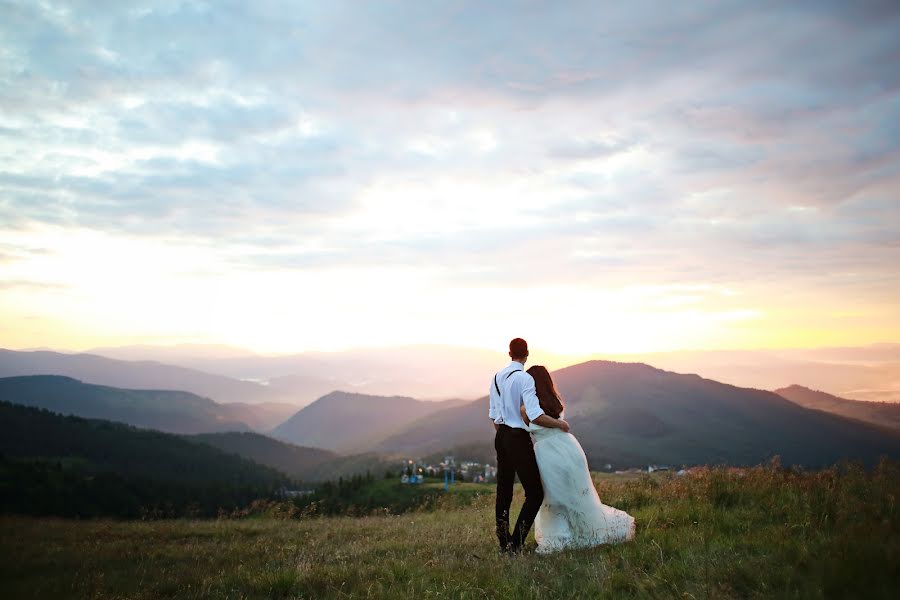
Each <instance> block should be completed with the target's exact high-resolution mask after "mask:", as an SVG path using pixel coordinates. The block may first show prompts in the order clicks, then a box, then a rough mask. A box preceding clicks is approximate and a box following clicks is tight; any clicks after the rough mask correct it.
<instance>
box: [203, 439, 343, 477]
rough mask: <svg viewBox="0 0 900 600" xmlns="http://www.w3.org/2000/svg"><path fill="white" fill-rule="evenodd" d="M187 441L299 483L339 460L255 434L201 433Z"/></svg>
mask: <svg viewBox="0 0 900 600" xmlns="http://www.w3.org/2000/svg"><path fill="white" fill-rule="evenodd" d="M190 439H192V440H195V441H198V442H202V443H204V444H209V445H210V446H214V447H216V448H218V449H219V450H222V451H224V452H228V453H231V454H237V455H238V456H243V457H244V458H248V459H250V460H252V461H254V462H256V463H259V464H261V465H267V466H269V467H272V468H274V469H277V470H278V471H281V472H282V473H286V474H288V475H290V476H291V477H294V478H296V479H301V480H303V481H313V480H316V479H318V473H319V469H320V468H321V467H322V466H323V465H326V464H329V463H334V462H335V461H337V460H339V459H341V458H342V457H339V456H338V455H337V454H335V453H334V452H330V451H328V450H322V449H320V448H305V447H302V446H295V445H294V444H288V443H287V442H282V441H279V440H275V439H272V438H270V437H267V436H264V435H260V434H258V433H250V432H234V431H233V432H228V433H203V434H199V435H193V436H190Z"/></svg>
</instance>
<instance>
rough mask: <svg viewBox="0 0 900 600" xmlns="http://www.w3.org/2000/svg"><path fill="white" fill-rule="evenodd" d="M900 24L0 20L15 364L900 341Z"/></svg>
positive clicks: (368, 12)
mask: <svg viewBox="0 0 900 600" xmlns="http://www.w3.org/2000/svg"><path fill="white" fill-rule="evenodd" d="M898 64H900V5H898V4H897V3H896V2H894V1H883V2H877V1H861V2H854V3H848V2H829V1H817V2H791V3H783V2H764V1H763V2H727V1H722V2H677V3H670V2H642V1H632V2H627V3H624V2H596V1H589V2H567V3H557V2H525V1H523V2H490V3H485V2H429V1H416V2H339V1H334V2H272V1H267V0H257V1H254V2H225V1H222V2H218V1H217V2H168V1H158V2H139V1H136V2H121V1H118V0H110V1H100V0H90V1H73V0H70V1H66V2H51V1H36V0H27V1H22V2H19V1H8V0H7V1H0V346H3V347H7V348H29V347H54V348H60V349H71V350H78V349H85V348H90V347H94V346H99V345H124V344H135V343H155V344H174V343H182V342H195V343H227V344H232V345H237V346H241V347H246V348H250V349H252V350H255V351H258V352H271V353H279V352H297V351H305V350H338V349H345V348H351V347H372V346H392V345H406V344H420V343H434V344H451V345H465V346H471V347H484V348H496V347H503V346H505V344H506V342H507V341H508V340H509V339H510V338H511V337H514V336H523V337H526V338H527V339H529V341H530V342H531V344H532V345H539V346H540V347H542V348H546V349H547V350H548V351H553V352H559V353H570V354H571V353H593V352H658V351H667V350H675V349H712V348H733V349H745V348H785V347H796V348H803V347H819V346H829V345H864V344H871V343H876V342H893V341H900V302H898V299H900V68H898Z"/></svg>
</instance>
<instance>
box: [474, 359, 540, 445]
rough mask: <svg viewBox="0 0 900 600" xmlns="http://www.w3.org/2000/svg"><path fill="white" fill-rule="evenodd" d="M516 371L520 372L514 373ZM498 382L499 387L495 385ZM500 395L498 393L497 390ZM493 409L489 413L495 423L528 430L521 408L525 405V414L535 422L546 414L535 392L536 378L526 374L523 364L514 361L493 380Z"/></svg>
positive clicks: (491, 394) (491, 397) (491, 395)
mask: <svg viewBox="0 0 900 600" xmlns="http://www.w3.org/2000/svg"><path fill="white" fill-rule="evenodd" d="M514 371H518V372H517V373H514ZM495 380H496V382H497V385H494V381H495ZM498 388H499V389H500V393H499V394H498V393H497V389H498ZM490 399H491V408H490V412H489V413H488V414H489V416H490V417H491V419H492V420H493V421H494V423H497V424H498V425H509V426H510V427H516V428H518V429H526V430H527V429H528V426H527V425H525V421H523V420H522V415H521V414H520V413H519V406H521V405H522V404H525V414H527V415H528V418H529V419H531V420H532V421H534V420H535V419H537V418H538V417H539V416H541V415H542V414H544V411H543V410H541V403H540V402H539V401H538V397H537V394H536V393H535V391H534V378H533V377H532V376H531V375H529V374H528V373H526V372H525V369H524V367H523V366H522V363H520V362H517V361H515V360H514V361H512V362H511V363H509V364H508V365H506V367H505V368H504V369H502V370H501V371H498V372H497V374H496V375H495V376H494V379H491V391H490Z"/></svg>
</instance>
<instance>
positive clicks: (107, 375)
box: [0, 349, 290, 404]
mask: <svg viewBox="0 0 900 600" xmlns="http://www.w3.org/2000/svg"><path fill="white" fill-rule="evenodd" d="M20 375H65V376H66V377H72V378H73V379H78V380H79V381H84V382H86V383H92V384H96V385H108V386H113V387H118V388H127V389H145V390H147V389H152V390H160V389H162V390H180V391H185V392H191V393H193V394H197V395H199V396H203V397H205V398H211V399H213V400H215V401H217V402H245V403H250V404H255V403H259V402H283V401H288V402H289V401H290V398H289V397H285V396H284V395H283V394H282V393H281V392H280V391H278V390H272V389H270V388H268V387H267V386H264V385H261V384H259V383H254V382H250V381H241V380H239V379H233V378H230V377H224V376H222V375H211V374H209V373H204V372H202V371H197V370H195V369H188V368H184V367H176V366H172V365H166V364H162V363H158V362H150V361H139V362H132V361H124V360H115V359H111V358H105V357H102V356H95V355H92V354H62V353H59V352H47V351H36V352H18V351H15V350H3V349H0V377H16V376H20Z"/></svg>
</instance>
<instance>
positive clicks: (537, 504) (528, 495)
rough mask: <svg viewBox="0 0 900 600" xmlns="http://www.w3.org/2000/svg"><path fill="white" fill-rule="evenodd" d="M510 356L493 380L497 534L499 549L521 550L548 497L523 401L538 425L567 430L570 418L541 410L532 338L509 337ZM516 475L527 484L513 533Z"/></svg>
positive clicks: (527, 412)
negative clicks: (528, 366)
mask: <svg viewBox="0 0 900 600" xmlns="http://www.w3.org/2000/svg"><path fill="white" fill-rule="evenodd" d="M509 357H510V358H511V359H512V362H510V363H509V364H508V365H506V367H505V368H503V369H502V370H501V371H499V372H497V374H496V375H494V379H493V380H492V381H491V391H490V413H489V414H490V417H491V421H493V423H494V429H495V430H496V432H497V433H496V435H495V437H494V448H495V449H496V450H497V506H496V512H497V539H498V540H499V541H500V552H510V553H518V552H520V551H521V550H522V547H523V546H524V544H525V538H526V537H528V532H529V530H531V524H532V523H534V518H535V517H536V516H537V513H538V510H539V509H540V508H541V502H543V500H544V488H543V487H542V486H541V474H540V472H539V471H538V466H537V461H536V460H535V458H534V448H533V446H532V444H531V436H530V435H529V433H528V429H527V425H525V421H523V420H522V416H521V414H520V412H519V407H520V406H521V405H523V404H524V406H525V414H527V415H528V418H529V419H530V420H531V421H532V422H534V423H537V424H538V425H542V426H544V427H555V428H558V429H562V430H563V431H568V430H569V424H568V423H566V422H565V421H563V420H562V419H554V418H553V417H551V416H549V415H546V414H544V411H543V410H541V405H540V402H538V397H537V394H536V393H535V390H534V379H533V378H532V377H531V375H529V374H528V373H526V372H525V369H524V367H525V362H526V361H527V360H528V343H527V342H526V341H525V340H523V339H522V338H516V339H514V340H512V341H511V342H510V343H509ZM516 475H518V476H519V481H521V482H522V487H523V488H525V504H524V505H523V506H522V510H521V511H520V512H519V518H518V519H516V527H515V529H514V530H513V532H512V535H510V533H509V507H510V505H511V504H512V496H513V483H514V482H515V479H516Z"/></svg>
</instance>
